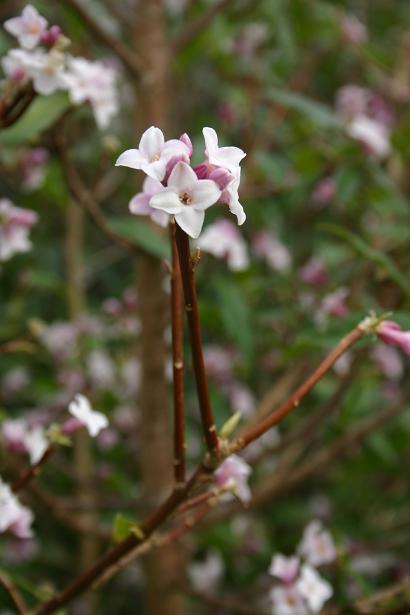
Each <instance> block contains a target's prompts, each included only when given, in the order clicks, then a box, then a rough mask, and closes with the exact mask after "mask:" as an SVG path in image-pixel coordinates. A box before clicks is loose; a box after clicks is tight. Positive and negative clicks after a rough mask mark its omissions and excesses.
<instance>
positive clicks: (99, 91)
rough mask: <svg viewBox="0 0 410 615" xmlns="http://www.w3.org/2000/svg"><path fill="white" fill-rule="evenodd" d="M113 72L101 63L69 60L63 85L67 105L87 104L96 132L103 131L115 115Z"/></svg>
mask: <svg viewBox="0 0 410 615" xmlns="http://www.w3.org/2000/svg"><path fill="white" fill-rule="evenodd" d="M116 80H117V72H116V71H115V70H114V68H112V67H110V66H107V65H106V64H105V63H104V62H100V61H95V62H90V61H89V60H86V59H85V58H73V57H69V58H68V62H67V71H66V73H65V74H64V82H65V85H66V87H67V89H68V91H69V94H70V99H71V102H72V103H74V104H76V105H78V104H81V103H84V102H88V103H89V104H90V105H91V107H92V110H93V112H94V116H95V121H96V122H97V126H98V127H99V128H102V129H104V128H107V126H108V125H109V123H110V121H111V119H112V117H113V116H115V115H116V114H117V112H118V90H117V84H116Z"/></svg>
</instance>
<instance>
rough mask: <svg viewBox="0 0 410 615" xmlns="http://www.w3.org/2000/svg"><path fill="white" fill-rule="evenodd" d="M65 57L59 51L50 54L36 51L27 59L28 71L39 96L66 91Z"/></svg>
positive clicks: (55, 50) (54, 50)
mask: <svg viewBox="0 0 410 615" xmlns="http://www.w3.org/2000/svg"><path fill="white" fill-rule="evenodd" d="M64 69H65V55H64V54H63V53H61V51H58V50H57V49H52V50H51V51H49V52H46V51H44V50H43V49H36V50H35V51H33V52H32V53H31V55H30V56H29V57H27V62H26V70H27V73H28V75H29V77H31V79H32V81H33V87H34V89H35V91H36V92H37V93H38V94H42V95H43V96H49V95H50V94H54V92H56V91H57V90H64V89H66V82H65V74H64Z"/></svg>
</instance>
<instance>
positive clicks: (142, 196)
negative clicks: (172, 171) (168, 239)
mask: <svg viewBox="0 0 410 615" xmlns="http://www.w3.org/2000/svg"><path fill="white" fill-rule="evenodd" d="M163 190H164V186H163V185H162V184H161V182H160V181H158V180H157V179H153V178H152V177H146V178H145V179H144V183H143V184H142V192H139V193H138V194H136V195H135V196H133V197H132V199H131V201H130V202H129V209H130V212H131V213H132V214H135V215H136V216H149V217H150V218H151V220H152V221H153V222H155V223H156V224H159V226H162V227H166V226H167V225H168V222H169V214H167V213H166V212H165V211H161V210H160V209H154V208H153V207H150V204H149V203H150V200H151V197H153V196H154V194H158V193H159V192H162V191H163Z"/></svg>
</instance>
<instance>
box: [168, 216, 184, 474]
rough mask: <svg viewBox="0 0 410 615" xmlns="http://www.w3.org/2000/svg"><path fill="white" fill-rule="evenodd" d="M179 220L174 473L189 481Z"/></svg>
mask: <svg viewBox="0 0 410 615" xmlns="http://www.w3.org/2000/svg"><path fill="white" fill-rule="evenodd" d="M175 226H176V225H175V222H172V223H171V225H170V235H171V245H172V272H171V318H172V368H173V376H174V387H173V395H174V475H175V482H176V484H177V485H180V484H181V483H182V484H183V483H184V482H185V402H184V338H183V335H184V323H183V314H182V282H181V270H180V268H179V260H178V250H177V245H176V240H175Z"/></svg>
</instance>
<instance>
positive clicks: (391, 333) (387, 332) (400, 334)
mask: <svg viewBox="0 0 410 615" xmlns="http://www.w3.org/2000/svg"><path fill="white" fill-rule="evenodd" d="M377 335H378V337H379V338H380V339H381V340H382V342H384V343H385V344H391V345H394V346H398V347H399V348H400V349H401V350H402V351H403V352H404V353H405V354H408V355H410V331H402V329H401V327H400V325H399V324H397V322H394V321H392V320H384V321H383V322H382V323H381V324H380V325H379V326H378V328H377Z"/></svg>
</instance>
